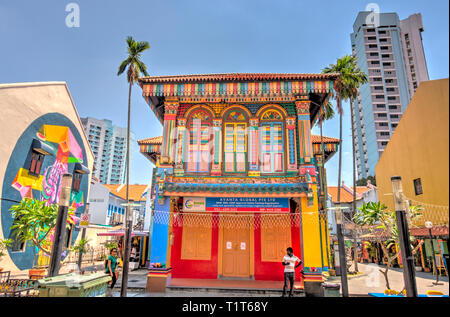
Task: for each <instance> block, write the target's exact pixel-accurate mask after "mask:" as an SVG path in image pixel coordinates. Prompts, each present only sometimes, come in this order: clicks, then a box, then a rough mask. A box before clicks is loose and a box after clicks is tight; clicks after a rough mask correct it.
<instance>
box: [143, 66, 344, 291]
mask: <svg viewBox="0 0 450 317" xmlns="http://www.w3.org/2000/svg"><path fill="white" fill-rule="evenodd" d="M335 78H336V75H334V74H219V75H189V76H164V77H144V78H140V79H139V83H140V85H141V87H142V91H143V96H144V98H145V99H146V101H147V102H148V103H149V105H150V107H151V109H152V110H153V111H154V113H155V115H156V116H157V117H158V119H159V120H160V121H161V123H162V124H163V127H164V128H163V136H162V140H161V144H158V142H155V140H154V139H155V138H153V139H152V141H151V142H149V141H147V140H141V141H139V144H140V146H141V152H143V153H144V154H145V155H146V156H147V157H148V158H150V159H151V160H152V161H153V162H155V163H156V166H157V172H156V180H155V185H156V186H155V189H156V192H155V195H156V198H157V199H156V200H155V206H154V214H153V235H152V247H151V254H150V262H151V266H152V267H160V266H161V267H162V268H163V269H165V271H166V273H168V272H171V274H172V277H191V278H193V277H198V278H214V279H215V278H248V279H260V280H281V279H282V278H283V266H282V265H281V264H280V262H281V259H282V257H283V255H284V254H285V251H286V248H287V247H288V246H292V247H293V248H294V253H295V254H297V255H298V256H299V257H300V258H301V259H302V260H303V262H304V264H303V265H304V267H303V270H304V275H303V276H301V277H300V282H301V283H302V285H304V287H305V291H306V292H307V293H308V292H309V293H314V292H316V291H317V289H318V287H319V284H320V283H318V282H321V281H322V273H323V271H326V270H328V257H327V251H326V250H327V240H328V235H327V223H326V217H323V216H322V213H319V209H321V199H320V198H321V197H324V187H325V186H324V180H323V177H322V175H324V169H323V161H324V160H323V158H322V151H321V147H320V145H321V143H320V142H319V143H318V142H317V140H316V142H314V140H313V136H312V135H311V126H312V125H313V124H314V123H315V122H316V120H317V117H318V115H319V113H320V112H321V111H322V106H323V104H324V103H325V102H327V99H328V98H329V97H330V95H331V93H332V92H333V82H334V80H335ZM338 143H339V140H336V139H332V140H331V139H328V141H327V142H324V149H325V160H326V159H328V158H329V156H330V155H332V154H333V153H334V152H335V151H336V150H337V145H338Z"/></svg>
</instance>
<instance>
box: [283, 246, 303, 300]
mask: <svg viewBox="0 0 450 317" xmlns="http://www.w3.org/2000/svg"><path fill="white" fill-rule="evenodd" d="M286 251H287V255H285V256H284V258H283V262H281V264H283V265H284V287H283V297H284V296H286V289H287V284H288V281H289V283H290V284H291V285H290V287H291V288H290V290H289V297H292V295H293V291H294V281H295V269H296V268H298V267H299V266H300V265H301V264H302V261H301V260H300V259H299V258H298V257H296V256H295V255H294V250H293V249H292V248H291V247H289V248H287V250H286ZM296 262H298V264H297V265H295V263H296Z"/></svg>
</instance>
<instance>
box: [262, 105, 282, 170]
mask: <svg viewBox="0 0 450 317" xmlns="http://www.w3.org/2000/svg"><path fill="white" fill-rule="evenodd" d="M282 120H283V117H282V115H281V114H280V113H279V112H278V111H276V110H272V109H270V110H267V111H266V112H264V113H263V114H262V116H261V156H260V157H261V173H284V150H283V144H284V141H283V123H282Z"/></svg>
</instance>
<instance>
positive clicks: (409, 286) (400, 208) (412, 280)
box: [391, 176, 417, 297]
mask: <svg viewBox="0 0 450 317" xmlns="http://www.w3.org/2000/svg"><path fill="white" fill-rule="evenodd" d="M391 185H392V194H393V196H394V207H395V221H396V224H397V229H398V240H399V244H400V251H401V257H402V262H403V280H404V282H405V289H406V294H407V296H408V297H417V285H416V271H415V269H414V257H413V254H412V250H411V245H410V235H409V226H408V221H407V217H406V212H405V198H404V197H405V196H404V195H403V187H402V178H401V176H392V177H391Z"/></svg>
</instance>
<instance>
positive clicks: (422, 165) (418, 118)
mask: <svg viewBox="0 0 450 317" xmlns="http://www.w3.org/2000/svg"><path fill="white" fill-rule="evenodd" d="M448 85H449V80H448V78H447V79H441V80H433V81H426V82H422V83H421V84H420V86H419V88H418V89H417V91H416V93H415V95H414V96H413V98H412V99H411V102H410V103H409V105H408V107H407V108H406V111H405V113H404V114H403V117H402V119H401V120H400V123H399V125H398V126H397V128H396V130H395V132H394V133H393V135H392V137H391V139H390V141H389V143H388V145H387V146H386V148H385V150H384V153H383V154H382V156H381V158H380V160H379V161H378V163H377V165H376V167H375V176H376V180H377V186H378V199H379V200H380V201H381V202H383V203H384V204H385V205H386V206H388V207H389V208H390V210H393V208H394V201H393V196H392V195H386V194H391V193H392V184H391V177H392V176H394V175H398V176H401V177H402V185H403V192H404V195H405V196H406V197H408V198H410V199H413V200H415V201H417V202H421V203H424V204H433V205H442V206H447V209H446V210H445V209H443V208H435V207H427V206H425V211H424V217H422V219H421V221H419V222H417V223H416V224H418V225H421V224H423V222H424V221H427V220H430V221H432V222H433V224H436V225H438V224H444V223H445V222H446V223H447V224H448V216H449V215H448V205H449V97H448V90H449V86H448ZM416 178H421V182H422V189H423V194H422V195H417V196H416V195H415V191H414V183H413V181H414V179H416ZM417 202H413V205H417V204H418V203H417Z"/></svg>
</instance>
